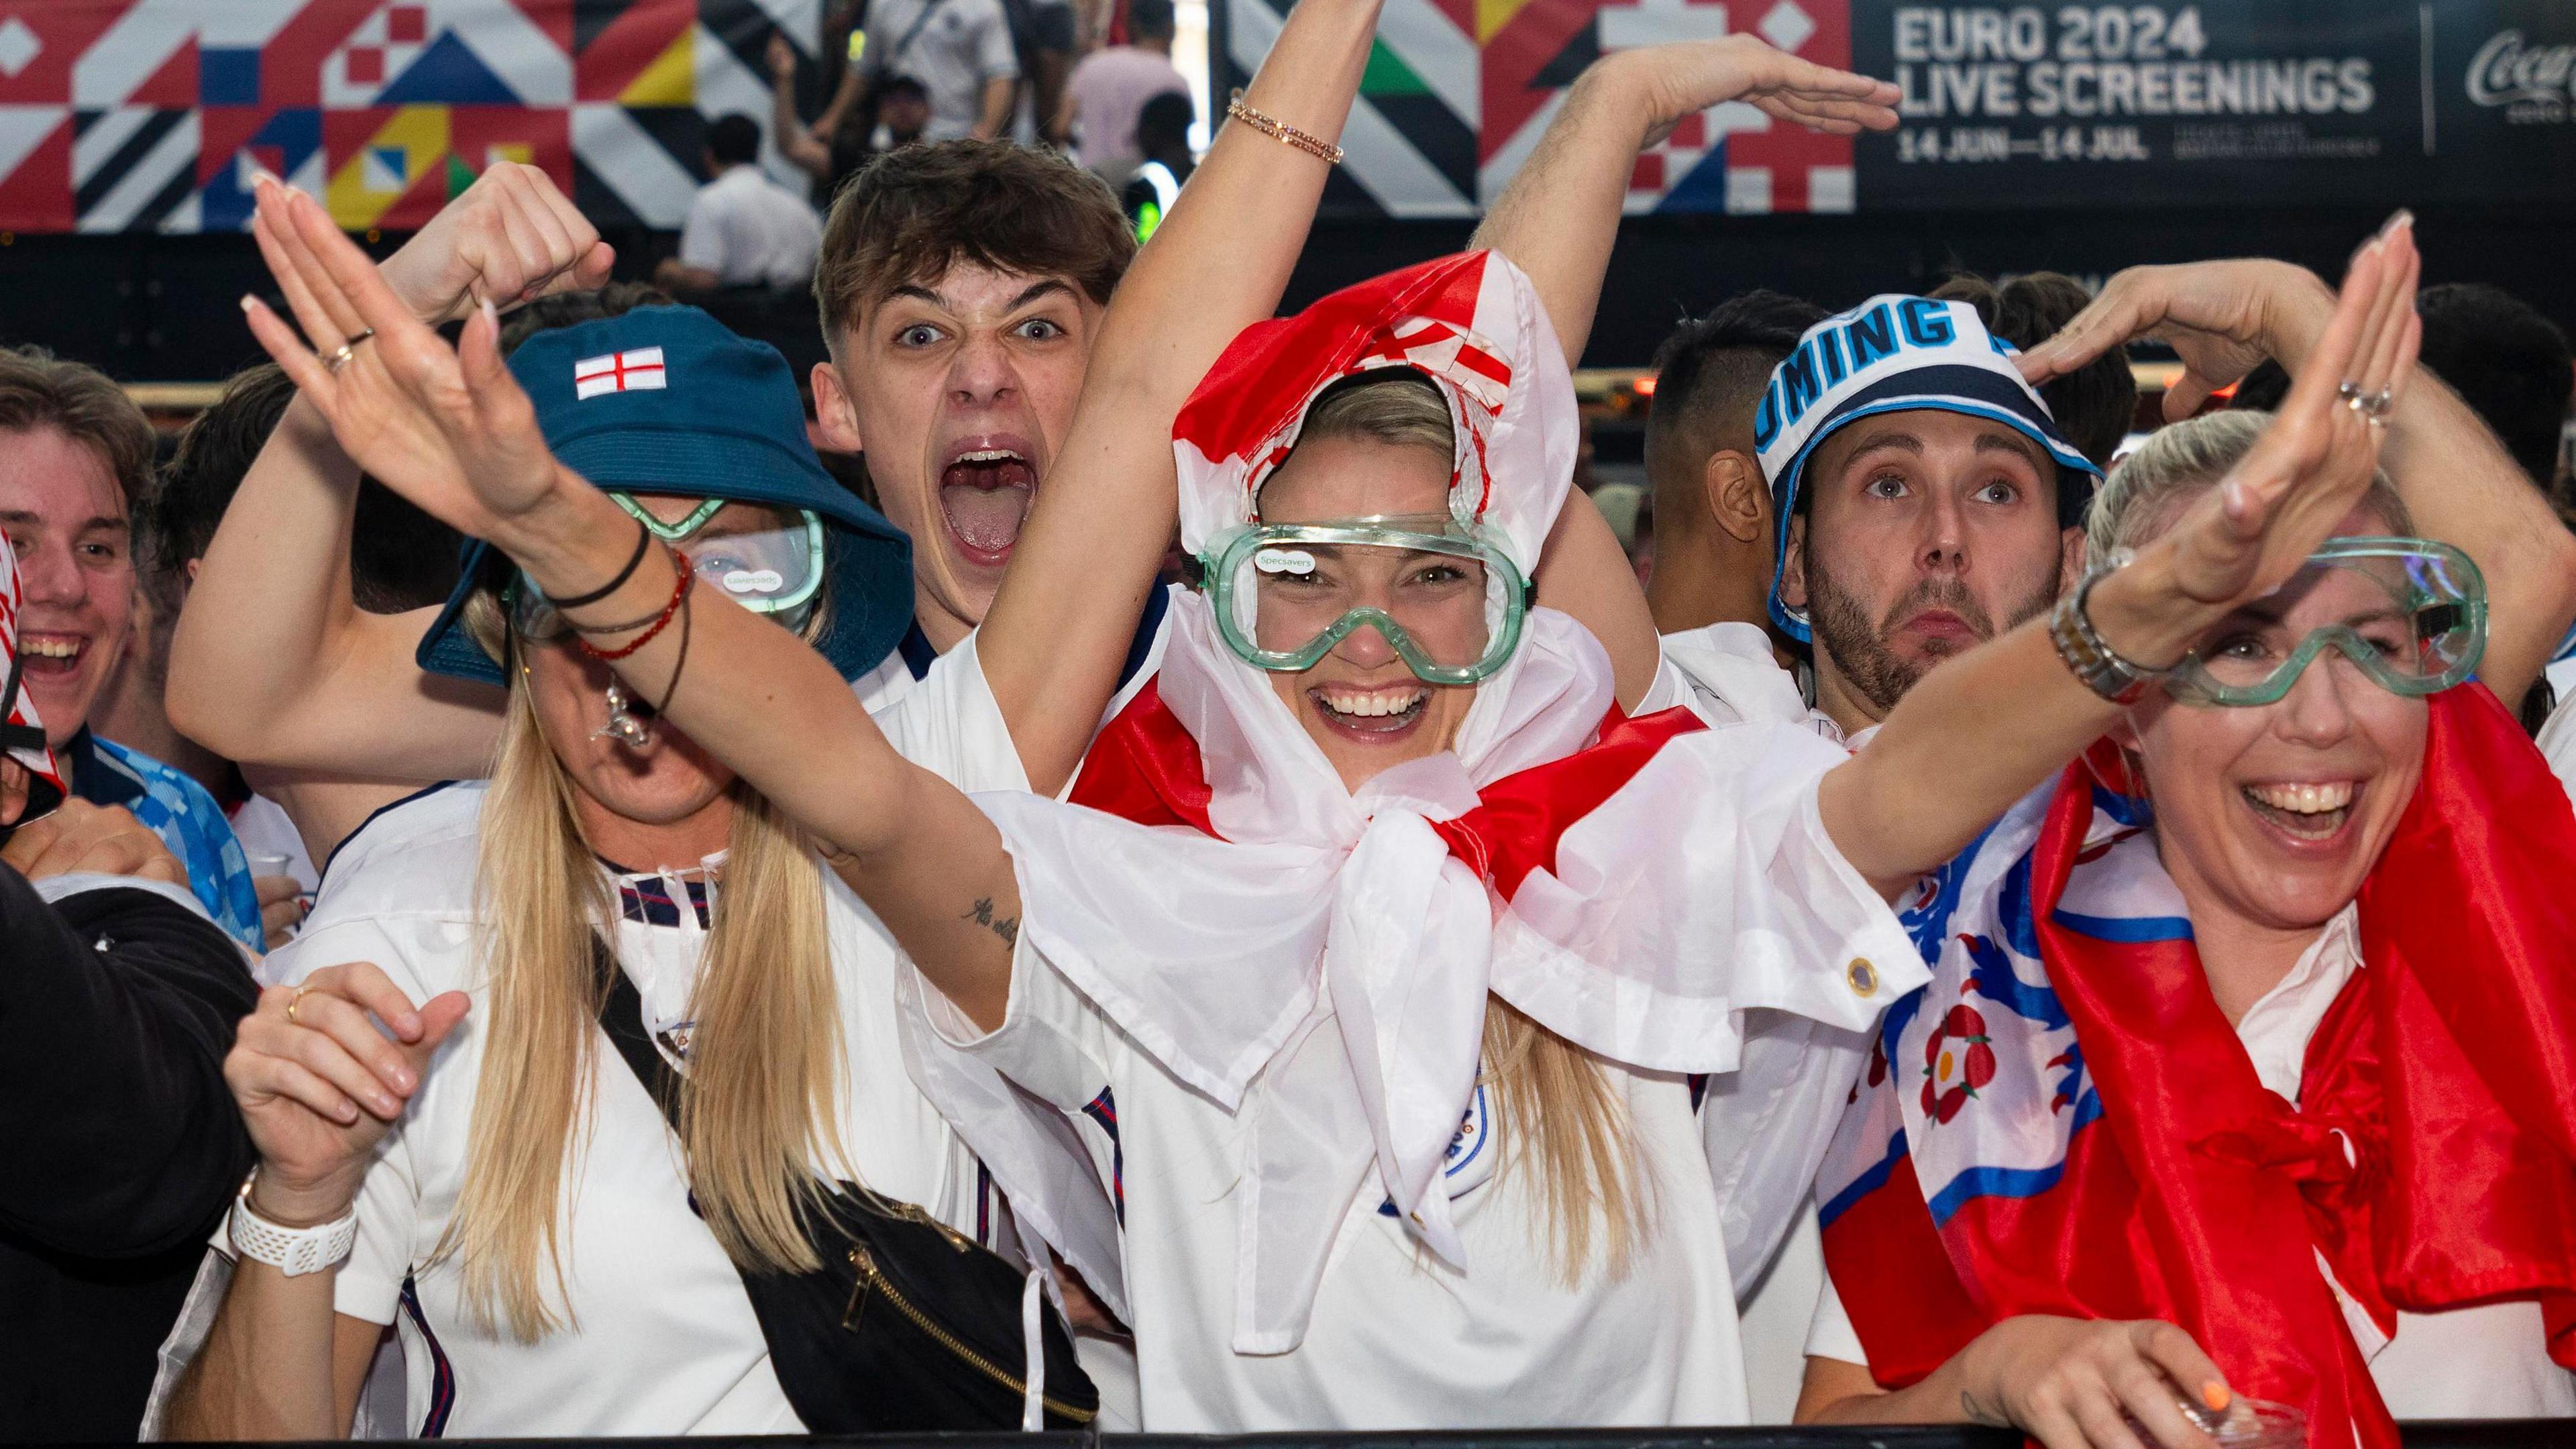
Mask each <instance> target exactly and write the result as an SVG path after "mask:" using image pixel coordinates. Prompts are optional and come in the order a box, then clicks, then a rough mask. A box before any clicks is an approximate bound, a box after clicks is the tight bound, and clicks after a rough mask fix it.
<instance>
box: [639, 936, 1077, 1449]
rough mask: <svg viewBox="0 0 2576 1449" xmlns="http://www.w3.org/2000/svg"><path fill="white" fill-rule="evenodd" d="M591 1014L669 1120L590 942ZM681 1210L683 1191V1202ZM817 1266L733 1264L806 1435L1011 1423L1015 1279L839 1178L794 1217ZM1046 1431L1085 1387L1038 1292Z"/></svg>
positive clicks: (1023, 1278) (659, 1070)
mask: <svg viewBox="0 0 2576 1449" xmlns="http://www.w3.org/2000/svg"><path fill="white" fill-rule="evenodd" d="M593 954H594V956H595V958H596V960H597V962H598V965H599V968H600V971H601V973H602V975H603V978H604V979H603V982H602V985H603V987H604V988H605V990H604V992H603V996H602V999H601V1003H600V1010H599V1024H600V1026H601V1027H602V1028H604V1029H605V1030H606V1031H607V1032H608V1039H609V1040H610V1041H611V1042H613V1043H615V1044H616V1046H617V1054H618V1055H619V1056H621V1057H623V1058H625V1060H626V1065H627V1067H628V1069H629V1070H631V1071H633V1072H634V1073H635V1078H636V1080H637V1081H639V1082H642V1083H643V1084H644V1090H646V1091H647V1092H650V1093H652V1094H653V1100H654V1102H655V1103H657V1104H658V1105H660V1107H661V1108H662V1115H663V1117H664V1118H665V1119H666V1120H668V1121H669V1122H670V1124H671V1130H672V1131H673V1132H674V1133H677V1132H678V1131H679V1095H678V1082H677V1081H676V1079H675V1076H674V1074H673V1072H672V1071H671V1067H670V1064H669V1063H668V1062H666V1061H664V1060H663V1059H662V1054H661V1053H660V1052H658V1051H656V1050H655V1049H654V1046H653V1041H652V1038H651V1037H650V1035H648V1034H647V1032H646V1029H645V1026H644V1003H643V999H642V998H641V997H640V996H639V995H637V993H636V990H635V983H633V982H632V981H629V980H628V979H627V978H626V973H625V971H624V970H622V969H620V968H619V966H618V965H617V963H616V961H615V960H614V959H612V958H611V957H610V955H609V953H608V949H607V946H606V944H605V943H602V942H598V941H596V940H595V939H594V943H593ZM690 1206H691V1207H692V1208H694V1207H695V1206H696V1203H695V1202H694V1201H692V1202H691V1204H690ZM804 1226H805V1233H806V1237H807V1240H808V1241H810V1242H811V1243H812V1244H813V1245H814V1251H815V1256H816V1257H817V1258H819V1259H821V1260H822V1264H823V1266H822V1267H821V1268H819V1269H817V1270H815V1271H813V1272H808V1273H754V1272H749V1271H745V1272H743V1273H742V1286H743V1290H744V1291H745V1292H746V1293H748V1294H749V1295H750V1297H751V1308H752V1312H753V1313H754V1314H755V1315H757V1316H758V1318H759V1319H760V1333H761V1337H763V1338H765V1339H767V1340H768V1342H769V1361H770V1367H771V1368H772V1370H774V1371H775V1372H776V1373H777V1375H778V1383H779V1387H780V1388H782V1389H784V1390H785V1391H786V1393H787V1401H788V1402H789V1403H790V1404H792V1405H794V1406H795V1408H796V1413H797V1416H798V1417H799V1418H802V1419H803V1420H804V1421H805V1427H806V1428H807V1429H809V1430H811V1431H812V1432H814V1433H817V1434H886V1433H917V1432H938V1431H942V1430H985V1431H993V1430H1000V1431H1006V1432H1007V1431H1015V1430H1017V1429H1019V1428H1020V1425H1021V1412H1022V1408H1023V1406H1024V1404H1025V1403H1026V1397H1027V1393H1028V1381H1027V1378H1026V1376H1025V1372H1024V1365H1025V1363H1026V1360H1027V1352H1026V1350H1025V1348H1024V1347H1023V1344H1024V1342H1025V1339H1024V1337H1023V1335H1022V1331H1021V1317H1020V1315H1021V1304H1022V1301H1023V1299H1022V1295H1023V1294H1024V1293H1025V1292H1026V1289H1027V1275H1026V1274H1023V1273H1022V1272H1021V1271H1020V1270H1019V1269H1017V1268H1014V1267H1012V1266H1011V1263H1010V1261H1009V1260H1008V1259H1006V1258H1004V1257H1003V1256H1002V1255H1001V1254H999V1253H996V1252H994V1251H993V1250H991V1249H990V1248H987V1247H985V1246H984V1245H983V1244H981V1243H978V1242H976V1241H975V1240H974V1239H972V1238H969V1237H967V1236H966V1235H965V1234H963V1233H960V1232H958V1231H957V1230H956V1229H954V1228H951V1227H950V1226H948V1225H947V1224H946V1223H943V1222H941V1221H940V1220H939V1219H937V1218H936V1217H933V1216H931V1215H930V1214H929V1213H928V1212H925V1211H923V1210H922V1209H921V1208H920V1207H918V1206H916V1205H915V1204H912V1203H908V1202H897V1201H895V1200H894V1199H892V1198H888V1197H884V1196H881V1195H879V1194H877V1193H873V1192H870V1191H868V1190H867V1189H866V1188H863V1187H861V1186H859V1185H858V1184H856V1183H849V1182H844V1183H839V1184H836V1185H835V1186H834V1188H833V1191H832V1192H831V1193H830V1194H829V1195H828V1196H827V1197H825V1198H824V1200H823V1202H822V1204H821V1205H820V1207H819V1208H817V1207H809V1208H808V1209H807V1210H806V1213H805V1225H804ZM1039 1312H1040V1315H1041V1316H1040V1325H1039V1328H1040V1333H1041V1335H1042V1339H1043V1344H1044V1349H1043V1352H1044V1356H1045V1364H1046V1384H1045V1397H1044V1400H1043V1402H1044V1404H1045V1410H1046V1427H1048V1428H1050V1429H1080V1428H1083V1427H1085V1426H1087V1425H1089V1424H1090V1422H1091V1421H1092V1419H1093V1417H1094V1416H1096V1415H1097V1414H1098V1413H1099V1411H1100V1391H1099V1390H1098V1389H1097V1388H1096V1387H1094V1386H1093V1384H1092V1382H1091V1376H1090V1375H1088V1374H1086V1373H1084V1372H1083V1370H1082V1365H1081V1363H1080V1362H1079V1361H1078V1360H1076V1359H1075V1357H1074V1353H1073V1334H1072V1332H1071V1330H1069V1329H1068V1328H1067V1327H1066V1326H1065V1322H1064V1317H1063V1315H1062V1314H1061V1313H1060V1312H1059V1311H1058V1310H1057V1308H1056V1306H1055V1304H1054V1302H1053V1301H1052V1300H1045V1301H1042V1302H1041V1303H1040V1305H1039Z"/></svg>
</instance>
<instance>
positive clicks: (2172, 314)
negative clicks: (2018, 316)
mask: <svg viewBox="0 0 2576 1449" xmlns="http://www.w3.org/2000/svg"><path fill="white" fill-rule="evenodd" d="M2374 240H2376V241H2379V242H2381V243H2382V244H2383V245H2384V246H2385V247H2386V248H2388V250H2387V253H2386V255H2387V256H2388V257H2389V258H2390V259H2391V260H2390V262H2389V264H2390V265H2393V266H2398V267H2401V268H2405V269H2420V263H2421V259H2420V258H2419V257H2418V256H2417V255H2416V252H2415V234H2414V226H2413V220H2412V218H2411V217H2409V216H2407V215H2406V214H2404V213H2400V214H2399V215H2398V216H2397V217H2396V218H2393V219H2392V220H2391V223H2390V226H2389V228H2388V229H2386V230H2385V231H2383V232H2382V234H2381V235H2380V236H2379V237H2377V238H2374ZM2408 284H2409V286H2410V288H2411V286H2412V278H2411V276H2410V278H2409V283H2408ZM2333 312H2334V293H2333V292H2332V291H2331V290H2330V289H2328V288H2327V287H2326V285H2325V284H2324V283H2322V282H2320V281H2318V280H2317V277H2316V274H2315V273H2313V272H2310V271H2309V270H2308V269H2307V268H2305V267H2300V266H2294V265H2292V264H2291V263H2288V262H2280V261H2272V260H2269V259H2266V258H2259V257H2248V258H2234V259H2229V260H2224V261H2212V262H2188V263H2185V264H2183V265H2180V266H2165V267H2131V268H2129V269H2128V270H2126V271H2123V272H2121V273H2120V274H2119V275H2117V276H2115V277H2113V278H2112V279H2111V280H2110V281H2109V282H2108V283H2106V284H2104V286H2103V288H2102V291H2101V293H2100V295H2098V296H2096V297H2095V298H2094V299H2093V302H2092V304H2091V305H2090V306H2087V307H2086V308H2085V309H2084V310H2083V311H2081V312H2079V313H2077V314H2076V315H2075V316H2074V318H2073V319H2071V320H2070V321H2068V322H2067V324H2066V325H2065V326H2064V327H2063V328H2060V329H2059V330H2058V333H2057V335H2056V336H2054V337H2051V338H2049V339H2048V340H2047V341H2046V342H2043V343H2041V344H2040V345H2039V346H2037V347H2034V348H2032V349H2030V350H2029V351H2028V352H2025V353H2023V354H2022V355H2021V373H2022V376H2024V377H2026V378H2028V379H2030V381H2031V382H2032V383H2033V384H2037V383H2041V382H2045V381H2047V380H2049V379H2050V378H2054V377H2063V376H2065V375H2066V374H2067V373H2070V372H2073V371H2075V370H2076V369H2077V368H2079V367H2082V366H2084V365H2085V364H2086V363H2088V362H2091V361H2092V360H2093V359H2095V358H2097V357H2099V356H2101V355H2102V354H2103V353H2105V352H2108V351H2110V350H2111V349H2112V348H2114V347H2119V346H2121V345H2123V344H2125V343H2129V342H2132V341H2135V340H2137V339H2139V338H2141V337H2151V338H2154V339H2156V340H2157V341H2159V342H2163V343H2165V344H2167V345H2168V346H2170V347H2172V348H2173V350H2174V352H2175V354H2176V355H2177V356H2179V357H2180V358H2181V359H2182V364H2183V374H2182V376H2181V377H2180V378H2178V379H2176V380H2175V381H2174V383H2173V385H2172V386H2170V387H2167V388H2166V389H2165V399H2164V413H2165V420H2166V421H2167V422H2180V421H2182V420H2183V419H2184V418H2187V417H2190V416H2191V415H2192V414H2194V413H2196V412H2198V411H2200V409H2201V406H2202V405H2203V404H2205V403H2207V402H2208V401H2209V399H2210V395H2211V394H2213V393H2215V392H2217V391H2218V390H2219V389H2220V388H2224V387H2228V386H2231V385H2233V384H2235V383H2237V382H2239V381H2241V380H2243V378H2244V377H2245V375H2246V374H2247V373H2249V372H2252V371H2253V370H2254V369H2255V368H2256V367H2258V366H2260V365H2261V364H2262V363H2263V362H2264V361H2265V360H2266V359H2272V360H2277V361H2279V362H2280V363H2281V364H2282V365H2283V366H2285V367H2288V368H2290V369H2292V370H2293V371H2295V370H2298V369H2299V368H2300V367H2301V366H2302V365H2303V363H2304V360H2305V357H2306V353H2307V350H2308V349H2309V348H2310V347H2311V346H2313V345H2314V343H2315V341H2316V339H2317V336H2318V334H2319V333H2320V332H2321V331H2323V330H2324V328H2325V325H2326V322H2327V320H2328V318H2330V317H2331V316H2332V315H2333Z"/></svg>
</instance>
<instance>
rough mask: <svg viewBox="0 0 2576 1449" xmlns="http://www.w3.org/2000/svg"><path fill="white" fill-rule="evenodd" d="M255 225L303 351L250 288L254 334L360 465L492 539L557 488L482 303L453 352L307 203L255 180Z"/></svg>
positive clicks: (248, 308)
mask: <svg viewBox="0 0 2576 1449" xmlns="http://www.w3.org/2000/svg"><path fill="white" fill-rule="evenodd" d="M255 230H256V234H257V237H258V240H259V246H260V253H261V255H262V256H264V257H265V258H266V259H267V261H268V267H269V271H270V272H271V273H272V274H274V275H275V276H276V278H277V283H278V286H279V288H280V289H281V290H282V291H283V292H284V293H285V296H286V300H287V303H288V305H289V306H290V307H291V308H292V309H293V311H294V313H295V318H296V321H297V322H298V323H300V324H301V325H302V327H303V329H304V337H305V339H309V340H310V342H311V346H309V347H308V346H307V345H306V344H305V342H304V341H301V340H298V338H297V337H296V334H295V330H294V329H293V328H290V327H288V326H287V325H286V323H285V322H284V321H283V320H282V319H280V318H279V317H278V316H277V314H276V313H274V312H272V311H270V310H269V308H268V307H267V306H266V305H264V304H262V303H261V302H259V301H258V300H256V299H254V298H250V297H245V298H243V299H242V310H243V311H244V312H245V313H247V314H248V316H249V319H250V328H251V331H252V332H253V333H254V334H256V335H257V336H258V338H259V341H260V345H261V346H262V347H265V348H266V349H268V355H269V356H271V357H273V358H275V359H277V363H278V365H279V366H280V367H282V368H284V369H285V370H286V373H287V375H288V376H289V377H292V378H293V379H294V380H295V385H296V387H297V388H298V389H299V390H301V391H302V392H303V394H304V396H305V397H306V398H307V399H309V400H311V402H312V403H313V405H314V406H315V407H317V408H319V409H321V411H322V415H323V416H324V417H325V418H327V419H329V420H330V423H331V432H332V435H333V436H334V437H335V438H337V439H338V440H339V443H340V446H341V448H342V449H343V450H345V451H346V452H347V453H348V454H349V456H350V457H351V458H353V459H355V460H356V461H357V463H358V465H359V466H360V467H362V468H364V469H366V471H367V472H368V473H370V474H372V475H373V476H375V477H376V478H378V479H381V480H383V482H384V483H385V484H386V486H388V487H390V488H392V489H393V490H394V491H395V492H397V493H400V494H402V495H403V496H404V497H405V498H408V499H410V500H411V501H412V502H413V503H415V504H418V505H419V506H420V507H421V508H422V509H423V510H425V511H426V512H428V513H430V514H431V515H433V516H434V517H436V518H437V519H438V520H439V521H440V522H442V523H446V524H448V525H449V526H451V527H454V528H456V529H458V530H460V531H461V532H464V533H466V534H469V535H472V536H473V537H476V538H485V539H492V540H494V541H495V542H500V541H501V540H502V537H503V536H505V535H506V534H507V532H508V528H509V524H510V522H511V521H512V520H514V519H516V518H518V517H520V516H521V515H523V514H525V513H526V512H528V511H529V510H530V509H533V508H535V507H537V506H539V505H540V504H542V503H543V502H545V501H546V500H547V499H548V498H549V497H551V496H552V495H553V490H554V489H555V487H556V486H557V482H558V475H559V474H561V472H562V470H561V469H560V468H558V467H557V465H556V463H555V460H554V457H553V455H552V454H551V453H549V452H548V451H547V449H546V443H545V438H544V436H543V434H542V433H541V432H540V431H539V430H538V427H537V420H536V409H535V408H534V407H533V406H532V405H531V404H530V403H529V401H528V396H527V394H526V393H525V392H523V391H522V390H521V389H520V387H519V384H518V380H517V379H516V378H514V377H512V376H511V375H510V370H509V368H508V367H507V366H505V365H504V364H503V363H502V360H501V350H500V323H499V320H498V317H497V315H496V309H495V308H494V307H493V305H492V303H491V302H490V300H489V299H486V300H485V301H484V302H483V303H482V305H481V307H480V308H479V309H478V310H477V311H476V312H475V313H474V314H473V315H471V316H469V317H467V318H466V321H465V330H464V333H463V335H462V336H461V337H459V338H458V341H457V346H456V347H454V348H450V347H449V346H448V345H447V344H446V343H445V342H443V341H441V340H440V339H439V337H438V334H437V333H435V332H433V331H431V330H430V328H429V326H428V325H427V324H425V323H423V322H422V321H421V320H420V318H419V317H418V316H417V315H415V314H414V312H413V310H412V308H411V306H410V305H409V304H407V303H406V302H405V301H404V300H403V299H402V298H401V297H400V296H398V295H397V294H396V293H395V291H394V290H393V288H392V287H391V286H390V285H389V284H388V283H387V281H386V279H385V278H384V276H382V275H381V274H380V273H379V271H378V269H377V268H376V266H375V264H374V263H372V262H370V261H369V260H367V256H366V253H364V252H362V251H360V250H358V248H357V246H356V244H355V243H353V242H351V241H350V240H349V239H348V238H347V237H346V236H344V235H342V234H341V232H340V229H339V227H338V226H336V225H335V224H333V222H332V221H331V218H330V217H329V216H327V215H325V214H324V212H323V210H322V208H321V207H320V206H319V205H318V204H316V203H315V202H314V200H313V198H311V197H309V196H306V195H304V194H303V193H302V192H300V191H296V190H293V189H292V188H289V187H286V186H282V185H279V184H278V183H276V182H274V181H270V180H266V179H262V181H261V182H260V183H259V223H258V225H257V227H256V228H255ZM585 491H587V490H585Z"/></svg>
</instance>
